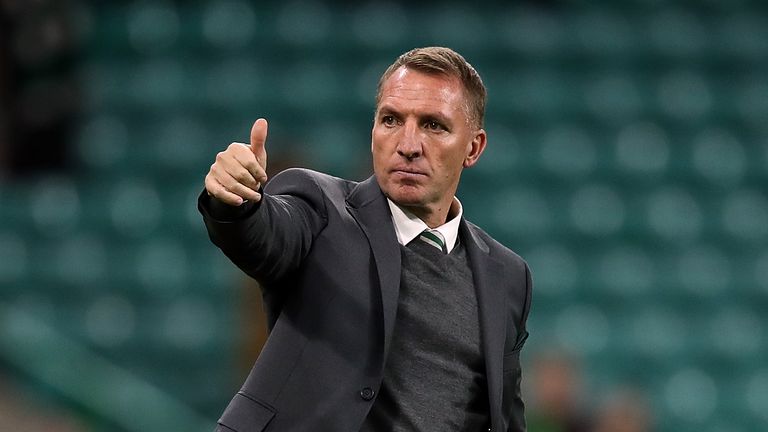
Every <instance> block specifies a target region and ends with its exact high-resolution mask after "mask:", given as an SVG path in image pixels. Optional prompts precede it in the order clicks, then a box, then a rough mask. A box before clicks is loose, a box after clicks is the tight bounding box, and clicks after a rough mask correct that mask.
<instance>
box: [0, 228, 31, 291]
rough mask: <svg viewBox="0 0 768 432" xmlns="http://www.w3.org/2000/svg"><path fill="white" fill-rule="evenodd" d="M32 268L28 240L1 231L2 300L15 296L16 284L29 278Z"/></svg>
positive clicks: (0, 282)
mask: <svg viewBox="0 0 768 432" xmlns="http://www.w3.org/2000/svg"><path fill="white" fill-rule="evenodd" d="M30 267H32V264H31V263H30V252H29V246H28V244H27V241H26V238H25V237H24V236H22V235H20V234H19V233H14V232H11V231H5V230H3V231H0V287H1V288H0V298H3V299H7V298H8V297H9V296H11V295H12V294H15V292H14V291H16V290H15V287H17V286H18V285H16V283H17V282H19V281H23V280H24V279H26V278H28V277H29V273H28V272H29V270H30ZM6 290H7V292H6Z"/></svg>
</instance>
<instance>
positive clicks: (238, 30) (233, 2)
mask: <svg viewBox="0 0 768 432" xmlns="http://www.w3.org/2000/svg"><path fill="white" fill-rule="evenodd" d="M254 6H255V4H253V3H249V2H246V1H241V0H226V1H217V2H212V3H211V4H208V5H206V7H205V8H203V9H202V10H201V11H199V12H200V15H201V21H202V22H201V33H202V36H203V37H204V38H205V41H206V42H208V43H209V44H210V45H211V46H212V47H214V48H215V49H216V50H225V51H233V52H238V51H241V50H244V49H247V48H248V46H249V45H250V44H252V43H253V42H254V41H255V38H256V37H257V35H258V36H262V35H261V34H259V24H260V23H259V18H260V17H259V16H258V14H257V11H256V10H255V8H254Z"/></svg>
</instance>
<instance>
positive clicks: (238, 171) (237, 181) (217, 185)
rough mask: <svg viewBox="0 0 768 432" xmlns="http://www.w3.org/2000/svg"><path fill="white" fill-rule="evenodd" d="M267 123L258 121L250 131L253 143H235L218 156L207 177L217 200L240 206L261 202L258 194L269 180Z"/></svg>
mask: <svg viewBox="0 0 768 432" xmlns="http://www.w3.org/2000/svg"><path fill="white" fill-rule="evenodd" d="M267 128H268V124H267V121H266V120H264V119H263V118H260V119H258V120H256V121H255V122H254V123H253V127H252V128H251V144H250V145H248V144H243V143H237V142H234V143H232V144H230V145H229V146H228V147H227V149H226V150H224V151H222V152H219V153H218V154H217V155H216V160H215V161H214V163H213V165H211V169H210V171H208V174H207V175H206V176H205V190H206V191H208V195H211V196H212V197H214V198H216V199H217V200H219V201H221V202H223V203H226V204H229V205H232V206H239V205H241V204H242V203H243V202H245V200H250V201H254V202H259V201H260V200H261V194H260V193H259V192H258V190H259V188H260V187H261V185H262V184H264V183H265V182H266V181H267V171H266V170H267V151H266V149H265V148H264V145H265V143H266V141H267Z"/></svg>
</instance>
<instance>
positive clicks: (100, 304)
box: [82, 292, 140, 349]
mask: <svg viewBox="0 0 768 432" xmlns="http://www.w3.org/2000/svg"><path fill="white" fill-rule="evenodd" d="M85 307H86V310H85V313H84V314H83V317H82V320H83V322H82V326H83V334H84V335H86V336H87V337H88V340H89V341H90V342H91V343H92V344H94V345H96V346H98V347H102V348H108V349H110V348H111V349H118V348H120V347H121V346H122V345H124V344H125V343H126V342H129V341H130V340H131V339H133V338H135V337H136V333H135V332H136V321H137V320H138V319H140V317H139V316H137V315H139V313H140V311H137V307H136V305H134V304H133V303H132V302H131V301H130V300H129V299H127V298H125V297H123V296H121V295H119V294H116V293H109V292H105V293H103V294H101V295H98V296H96V297H95V298H93V299H92V301H90V302H89V303H88V304H87V305H86V306H85Z"/></svg>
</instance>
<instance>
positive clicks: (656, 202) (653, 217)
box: [646, 186, 705, 244]
mask: <svg viewBox="0 0 768 432" xmlns="http://www.w3.org/2000/svg"><path fill="white" fill-rule="evenodd" d="M646 219H647V222H648V228H649V230H650V231H651V232H652V233H654V234H655V235H657V236H659V237H660V238H661V239H663V240H666V241H669V242H682V244H689V243H690V242H692V241H695V240H697V239H698V238H699V237H700V236H701V233H702V231H703V227H704V224H705V220H704V215H703V213H702V208H701V205H699V203H698V202H697V200H696V198H694V197H693V195H692V194H691V193H690V192H689V191H688V190H686V189H683V188H681V187H675V186H665V187H662V188H660V189H658V190H656V191H653V192H652V193H651V194H650V195H649V196H648V200H647V204H646Z"/></svg>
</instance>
